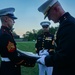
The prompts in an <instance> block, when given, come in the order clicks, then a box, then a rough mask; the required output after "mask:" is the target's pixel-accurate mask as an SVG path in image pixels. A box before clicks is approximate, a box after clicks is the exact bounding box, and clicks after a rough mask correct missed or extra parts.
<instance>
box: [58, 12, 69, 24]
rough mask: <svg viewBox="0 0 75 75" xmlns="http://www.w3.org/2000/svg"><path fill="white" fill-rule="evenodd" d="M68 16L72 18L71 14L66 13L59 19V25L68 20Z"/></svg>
mask: <svg viewBox="0 0 75 75" xmlns="http://www.w3.org/2000/svg"><path fill="white" fill-rule="evenodd" d="M68 16H70V14H69V13H68V12H66V13H65V14H64V15H63V16H61V17H60V18H59V23H62V22H63V21H64V20H66V19H67V17H68Z"/></svg>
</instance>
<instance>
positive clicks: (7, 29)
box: [1, 26, 10, 31]
mask: <svg viewBox="0 0 75 75" xmlns="http://www.w3.org/2000/svg"><path fill="white" fill-rule="evenodd" d="M1 29H5V30H6V31H10V29H9V28H8V27H6V26H1Z"/></svg>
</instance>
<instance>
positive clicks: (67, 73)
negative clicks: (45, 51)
mask: <svg viewBox="0 0 75 75" xmlns="http://www.w3.org/2000/svg"><path fill="white" fill-rule="evenodd" d="M38 10H39V11H40V12H42V13H43V14H44V15H45V17H48V19H49V20H52V21H53V22H54V23H59V28H58V31H57V34H56V44H57V47H56V49H55V52H54V53H53V55H49V56H46V57H41V58H40V59H38V60H37V62H39V63H41V64H43V65H46V66H53V74H52V75H75V70H74V68H75V18H74V17H72V16H71V15H70V13H69V12H65V11H64V9H63V8H62V6H61V4H60V3H59V1H57V0H47V1H46V2H45V3H44V4H42V5H41V6H40V7H39V8H38Z"/></svg>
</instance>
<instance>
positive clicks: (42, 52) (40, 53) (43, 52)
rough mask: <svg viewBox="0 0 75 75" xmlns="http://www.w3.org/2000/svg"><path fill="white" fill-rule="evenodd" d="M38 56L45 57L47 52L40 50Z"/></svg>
mask: <svg viewBox="0 0 75 75" xmlns="http://www.w3.org/2000/svg"><path fill="white" fill-rule="evenodd" d="M39 55H40V56H42V55H46V56H47V55H49V53H48V50H40V52H39Z"/></svg>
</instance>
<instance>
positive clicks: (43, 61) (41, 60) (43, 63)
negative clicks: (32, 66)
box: [36, 55, 46, 65]
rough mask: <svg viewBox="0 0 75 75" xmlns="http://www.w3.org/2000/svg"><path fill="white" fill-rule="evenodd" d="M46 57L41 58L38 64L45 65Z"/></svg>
mask: <svg viewBox="0 0 75 75" xmlns="http://www.w3.org/2000/svg"><path fill="white" fill-rule="evenodd" d="M45 57H46V55H43V56H41V57H40V58H39V59H38V60H37V61H36V62H37V63H39V64H42V65H45Z"/></svg>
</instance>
